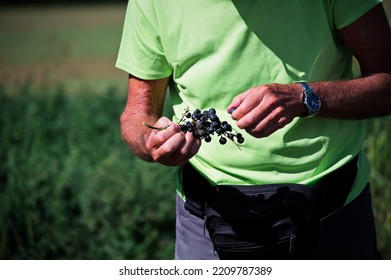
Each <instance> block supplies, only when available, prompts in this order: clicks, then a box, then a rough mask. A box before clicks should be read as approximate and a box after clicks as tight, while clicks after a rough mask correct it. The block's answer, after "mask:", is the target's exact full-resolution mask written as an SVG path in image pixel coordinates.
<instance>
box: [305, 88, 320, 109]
mask: <svg viewBox="0 0 391 280" xmlns="http://www.w3.org/2000/svg"><path fill="white" fill-rule="evenodd" d="M306 101H307V102H306V103H307V106H308V108H309V109H310V110H311V111H312V112H318V111H319V110H320V98H319V96H318V95H317V94H315V93H314V92H307V96H306Z"/></svg>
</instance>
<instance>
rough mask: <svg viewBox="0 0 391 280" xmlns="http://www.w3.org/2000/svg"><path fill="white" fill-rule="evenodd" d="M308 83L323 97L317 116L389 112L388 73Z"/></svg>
mask: <svg viewBox="0 0 391 280" xmlns="http://www.w3.org/2000/svg"><path fill="white" fill-rule="evenodd" d="M310 84H311V86H312V87H313V89H314V90H315V91H316V92H317V93H318V94H319V96H320V98H321V100H322V107H321V110H320V112H319V115H318V116H319V117H326V118H341V119H364V118H372V117H380V116H385V115H389V114H391V74H390V73H376V74H372V75H369V76H366V77H362V78H357V79H353V80H346V81H325V82H314V83H311V82H310ZM299 94H301V93H299Z"/></svg>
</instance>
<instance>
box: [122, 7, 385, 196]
mask: <svg viewBox="0 0 391 280" xmlns="http://www.w3.org/2000/svg"><path fill="white" fill-rule="evenodd" d="M379 2H381V1H380V0H355V1H351V0H323V1H314V0H164V1H161V0H130V1H129V5H128V9H127V14H126V18H125V24H124V30H123V37H122V42H121V46H120V50H119V55H118V60H117V63H116V66H117V67H118V68H120V69H123V70H125V71H127V72H129V73H131V74H132V75H134V76H137V77H139V78H142V79H147V80H150V79H160V78H164V77H168V76H172V78H173V81H174V84H173V86H172V87H171V90H170V94H171V101H172V103H173V108H174V112H175V116H174V118H176V119H178V118H180V116H181V115H182V113H183V112H184V109H185V108H187V107H189V109H190V110H191V111H193V110H194V109H195V108H199V109H201V110H204V109H209V108H212V107H213V108H215V109H216V111H217V115H218V116H219V117H220V119H221V120H227V121H228V122H229V123H231V124H233V125H234V122H233V121H232V119H231V118H230V116H229V115H228V114H227V113H226V111H225V110H226V108H227V106H228V105H229V104H230V103H231V101H232V99H233V97H235V96H236V95H237V94H239V93H242V92H244V91H246V90H247V89H249V88H251V87H254V86H257V85H260V84H266V83H294V82H298V81H309V82H313V81H322V80H337V79H349V78H352V76H353V74H352V56H351V54H350V53H349V52H348V51H347V50H346V49H345V47H344V46H343V44H342V43H341V42H340V41H339V39H338V36H337V34H336V29H339V28H343V27H345V26H347V25H349V24H350V23H352V22H353V21H355V20H356V19H358V18H359V17H360V16H362V15H363V14H365V13H366V12H367V11H368V10H370V9H371V8H373V7H374V6H375V5H377V4H378V3H379ZM234 128H235V129H236V130H237V131H240V130H239V129H238V128H237V127H235V126H234ZM240 132H241V133H242V134H243V136H244V138H245V142H244V144H243V145H242V147H241V150H239V149H238V148H237V147H236V146H235V145H234V144H233V143H230V142H228V143H227V144H226V145H224V146H222V145H220V144H219V142H218V138H217V137H216V136H214V137H213V136H212V138H213V140H212V142H210V143H203V144H202V147H201V149H200V151H199V152H198V154H197V155H195V156H194V157H193V158H192V159H191V163H192V165H193V166H194V167H195V168H196V169H197V170H198V171H199V172H200V173H202V174H203V175H205V177H206V178H207V179H208V180H209V181H210V182H211V183H212V184H223V185H224V184H236V185H249V184H268V183H288V182H294V183H303V184H309V185H312V184H314V183H315V182H316V181H317V180H319V179H320V178H321V177H322V176H324V175H326V174H328V173H330V172H331V171H333V170H335V169H337V168H338V167H340V166H342V165H343V164H345V163H347V162H348V161H349V160H351V159H352V158H353V157H354V156H355V155H357V154H359V153H361V154H360V158H359V161H358V168H359V172H358V175H357V178H356V181H355V183H354V186H353V189H352V192H351V193H350V195H349V197H348V200H347V202H349V201H351V200H352V199H354V198H355V197H356V196H357V195H358V194H359V193H360V192H361V191H362V189H363V188H364V187H365V185H366V183H367V181H368V177H369V172H370V167H369V164H368V160H367V158H366V156H365V154H364V153H363V151H362V145H363V140H364V122H363V121H354V120H338V119H327V118H317V117H314V118H296V119H294V120H293V121H292V122H291V123H290V124H288V125H287V126H285V127H284V128H283V129H280V130H278V131H277V132H275V133H274V134H272V135H271V136H269V137H266V138H261V139H258V138H254V137H252V136H250V135H248V134H246V133H245V132H244V131H240ZM179 191H180V189H179Z"/></svg>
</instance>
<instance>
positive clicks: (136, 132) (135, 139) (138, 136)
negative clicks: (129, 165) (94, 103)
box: [121, 110, 157, 161]
mask: <svg viewBox="0 0 391 280" xmlns="http://www.w3.org/2000/svg"><path fill="white" fill-rule="evenodd" d="M156 121H157V118H155V117H152V116H150V115H147V114H137V113H136V114H134V113H132V112H130V111H127V110H125V111H124V112H123V114H122V115H121V135H122V139H123V140H124V141H125V143H126V144H127V145H128V147H129V148H130V150H131V151H132V152H133V153H134V154H135V155H136V156H138V157H139V158H141V159H143V160H146V161H152V157H151V155H150V154H149V152H148V151H147V149H146V142H147V139H148V137H149V135H150V133H151V130H150V129H149V128H147V127H145V126H143V125H142V123H143V122H147V123H151V124H154V123H155V122H156Z"/></svg>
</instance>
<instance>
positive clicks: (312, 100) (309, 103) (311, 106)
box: [299, 82, 322, 117]
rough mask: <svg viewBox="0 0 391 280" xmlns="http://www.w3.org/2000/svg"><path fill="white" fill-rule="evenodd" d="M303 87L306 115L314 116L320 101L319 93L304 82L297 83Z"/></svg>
mask: <svg viewBox="0 0 391 280" xmlns="http://www.w3.org/2000/svg"><path fill="white" fill-rule="evenodd" d="M299 84H300V85H301V86H302V87H303V104H304V105H305V106H306V107H307V109H308V117H310V116H316V115H317V114H318V113H319V111H320V106H321V104H322V102H321V101H320V97H319V95H318V94H317V93H316V92H315V91H314V90H313V89H312V87H311V86H310V85H309V84H308V83H305V82H300V83H299Z"/></svg>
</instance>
